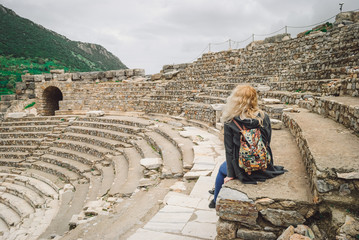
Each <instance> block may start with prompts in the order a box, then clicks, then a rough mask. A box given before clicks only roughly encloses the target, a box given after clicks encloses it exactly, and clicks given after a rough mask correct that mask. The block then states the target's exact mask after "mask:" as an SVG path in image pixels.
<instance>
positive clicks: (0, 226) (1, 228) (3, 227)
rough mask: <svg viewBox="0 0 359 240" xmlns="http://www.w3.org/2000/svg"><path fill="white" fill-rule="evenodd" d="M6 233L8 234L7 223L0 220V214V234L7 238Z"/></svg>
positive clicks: (0, 218)
mask: <svg viewBox="0 0 359 240" xmlns="http://www.w3.org/2000/svg"><path fill="white" fill-rule="evenodd" d="M8 234H9V227H8V225H7V223H6V222H5V221H4V220H2V217H1V214H0V236H1V237H2V238H4V239H7V236H8Z"/></svg>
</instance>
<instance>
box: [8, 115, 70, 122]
mask: <svg viewBox="0 0 359 240" xmlns="http://www.w3.org/2000/svg"><path fill="white" fill-rule="evenodd" d="M66 117H67V116H43V117H23V118H17V119H14V118H6V119H5V120H4V121H3V122H5V123H8V122H34V121H39V122H47V121H54V120H57V121H66Z"/></svg>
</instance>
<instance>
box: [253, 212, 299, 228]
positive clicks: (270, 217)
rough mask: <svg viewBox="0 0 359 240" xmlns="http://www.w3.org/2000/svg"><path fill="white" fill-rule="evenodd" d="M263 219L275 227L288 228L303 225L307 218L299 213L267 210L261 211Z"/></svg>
mask: <svg viewBox="0 0 359 240" xmlns="http://www.w3.org/2000/svg"><path fill="white" fill-rule="evenodd" d="M260 213H261V214H262V216H263V218H264V219H266V220H267V221H269V222H271V223H272V224H273V225H275V226H283V227H288V226H290V225H297V224H302V223H304V222H305V218H304V217H303V216H302V215H301V214H300V213H298V212H297V211H285V210H280V209H271V208H267V209H264V210H261V211H260Z"/></svg>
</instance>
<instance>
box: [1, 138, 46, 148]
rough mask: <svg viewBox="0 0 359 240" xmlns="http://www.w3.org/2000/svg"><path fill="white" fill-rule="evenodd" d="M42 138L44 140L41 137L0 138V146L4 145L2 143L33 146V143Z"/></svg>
mask: <svg viewBox="0 0 359 240" xmlns="http://www.w3.org/2000/svg"><path fill="white" fill-rule="evenodd" d="M43 140H44V139H43V138H7V139H0V146H4V145H17V146H19V145H25V146H33V145H39V144H40V143H41V142H42V141H43Z"/></svg>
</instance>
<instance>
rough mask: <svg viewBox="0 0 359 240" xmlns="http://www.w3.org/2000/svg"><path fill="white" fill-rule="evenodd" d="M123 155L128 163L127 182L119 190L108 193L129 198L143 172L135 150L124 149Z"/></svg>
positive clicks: (139, 157) (138, 155)
mask: <svg viewBox="0 0 359 240" xmlns="http://www.w3.org/2000/svg"><path fill="white" fill-rule="evenodd" d="M123 155H124V157H125V158H126V161H127V162H128V164H129V166H128V173H127V180H126V182H125V184H124V185H122V186H121V187H120V189H115V190H113V192H111V191H110V193H113V194H115V193H118V192H119V193H120V195H121V196H130V195H132V193H133V192H134V191H135V190H136V188H137V187H138V184H139V182H140V179H141V178H143V170H144V168H143V167H142V166H141V164H140V161H141V158H142V157H141V155H140V154H139V153H138V151H137V150H136V149H135V148H125V149H123Z"/></svg>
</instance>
